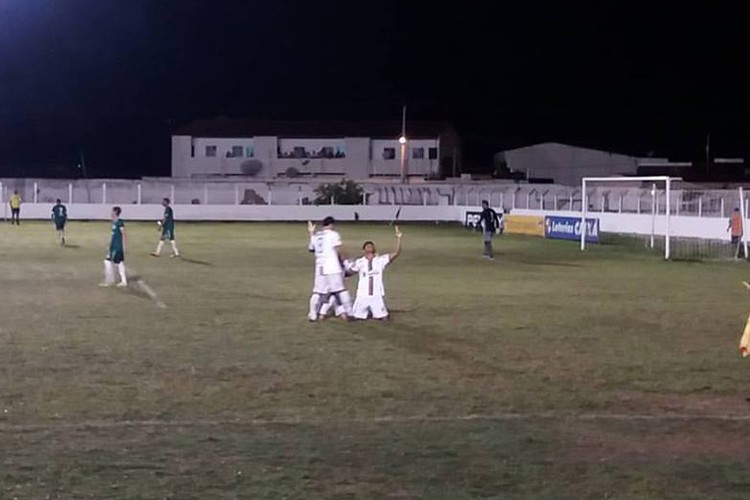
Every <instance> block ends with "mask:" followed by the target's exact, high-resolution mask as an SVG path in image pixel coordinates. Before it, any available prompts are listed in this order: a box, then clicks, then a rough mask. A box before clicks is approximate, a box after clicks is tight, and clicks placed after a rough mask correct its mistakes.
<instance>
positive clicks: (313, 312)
mask: <svg viewBox="0 0 750 500" xmlns="http://www.w3.org/2000/svg"><path fill="white" fill-rule="evenodd" d="M319 314H320V295H319V294H317V293H313V294H312V295H311V296H310V312H309V313H308V314H307V317H308V318H310V319H311V320H313V321H314V320H316V319H318V315H319Z"/></svg>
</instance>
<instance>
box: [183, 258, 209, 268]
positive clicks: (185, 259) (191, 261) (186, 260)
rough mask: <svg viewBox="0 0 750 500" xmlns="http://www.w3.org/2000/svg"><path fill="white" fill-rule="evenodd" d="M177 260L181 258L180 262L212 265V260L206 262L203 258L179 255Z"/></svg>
mask: <svg viewBox="0 0 750 500" xmlns="http://www.w3.org/2000/svg"><path fill="white" fill-rule="evenodd" d="M178 260H181V261H182V262H187V263H188V264H195V265H196V266H207V267H213V263H212V262H207V261H205V260H198V259H190V258H188V257H180V258H179V259H178Z"/></svg>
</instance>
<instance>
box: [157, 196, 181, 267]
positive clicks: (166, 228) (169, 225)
mask: <svg viewBox="0 0 750 500" xmlns="http://www.w3.org/2000/svg"><path fill="white" fill-rule="evenodd" d="M169 203H170V202H169V198H164V200H162V202H161V204H162V206H163V207H164V215H163V216H162V219H161V220H160V221H159V228H160V230H161V238H160V239H159V243H158V244H157V245H156V251H154V252H152V253H151V256H152V257H159V256H160V255H161V249H162V247H163V246H164V242H165V241H167V240H169V243H170V244H171V245H172V258H175V257H179V256H180V252H179V250H177V243H176V242H175V240H174V211H173V210H172V207H171V206H169Z"/></svg>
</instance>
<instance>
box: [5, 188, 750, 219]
mask: <svg viewBox="0 0 750 500" xmlns="http://www.w3.org/2000/svg"><path fill="white" fill-rule="evenodd" d="M317 186H318V184H316V183H315V182H287V183H278V182H276V183H271V182H269V183H267V182H252V181H249V182H244V181H236V182H211V181H186V180H179V179H174V180H168V179H167V180H145V179H144V180H138V181H134V180H98V181H97V180H76V181H60V180H51V179H36V180H34V179H5V180H2V181H0V203H7V202H8V200H9V199H10V196H11V195H12V194H13V192H14V191H17V192H18V193H19V195H20V196H21V197H22V198H23V200H24V203H27V204H28V203H32V204H52V203H54V202H55V200H57V199H60V200H62V201H63V202H64V203H68V204H73V203H77V204H80V203H84V204H88V203H91V204H105V205H112V204H120V205H131V204H132V205H140V204H144V205H148V204H158V203H160V202H161V200H162V199H163V198H169V199H170V200H172V202H173V203H175V204H183V205H311V204H314V203H315V201H316V193H315V189H316V188H317ZM362 186H363V188H364V191H365V197H364V200H363V201H362V204H363V205H394V206H395V205H398V206H409V205H411V206H417V205H422V206H474V207H476V206H479V205H480V204H481V202H482V200H487V201H488V202H489V203H490V205H491V206H493V207H495V208H496V209H502V210H505V211H513V210H518V209H523V210H559V211H581V209H582V206H581V199H582V196H581V190H580V188H576V187H569V186H560V185H535V184H513V183H497V182H491V181H489V182H485V183H482V182H463V183H459V182H455V183H451V182H442V183H437V182H436V183H415V184H397V183H374V182H373V183H367V182H365V183H362ZM586 198H587V201H588V204H589V206H588V211H590V212H607V213H651V212H652V210H654V211H655V212H656V213H664V212H665V205H666V204H665V202H664V200H665V199H666V196H665V194H664V193H663V192H658V193H657V194H656V196H653V195H652V193H651V190H650V189H646V188H612V187H611V186H606V187H595V188H592V189H590V190H587V197H586ZM671 199H672V206H671V208H672V213H673V214H674V215H695V216H699V217H728V216H729V215H730V213H731V211H732V210H733V209H734V208H735V207H737V206H739V203H740V201H739V199H738V196H737V191H736V190H707V189H695V188H690V189H679V188H676V189H673V192H672V195H671ZM322 201H323V202H324V203H323V204H327V205H337V204H338V203H337V201H336V200H335V199H327V200H322ZM654 203H655V204H656V205H655V207H654V206H652V205H653V204H654ZM745 203H746V204H747V203H748V201H747V200H745ZM748 213H750V212H748Z"/></svg>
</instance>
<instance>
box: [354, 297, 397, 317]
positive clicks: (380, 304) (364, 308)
mask: <svg viewBox="0 0 750 500" xmlns="http://www.w3.org/2000/svg"><path fill="white" fill-rule="evenodd" d="M369 313H372V317H373V319H384V318H387V317H388V309H387V308H386V307H385V301H384V300H383V296H382V295H366V296H364V297H360V296H357V299H356V300H355V301H354V313H353V316H354V317H355V318H357V319H367V317H368V315H369Z"/></svg>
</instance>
